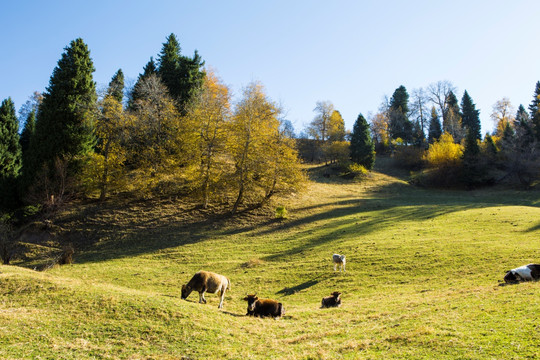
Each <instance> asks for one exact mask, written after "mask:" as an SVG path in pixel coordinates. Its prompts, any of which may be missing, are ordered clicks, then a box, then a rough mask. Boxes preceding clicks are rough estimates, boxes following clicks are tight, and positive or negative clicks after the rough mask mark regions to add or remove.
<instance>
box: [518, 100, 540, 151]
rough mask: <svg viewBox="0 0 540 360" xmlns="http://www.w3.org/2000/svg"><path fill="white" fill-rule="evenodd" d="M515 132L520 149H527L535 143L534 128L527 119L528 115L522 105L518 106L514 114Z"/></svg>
mask: <svg viewBox="0 0 540 360" xmlns="http://www.w3.org/2000/svg"><path fill="white" fill-rule="evenodd" d="M514 126H515V132H516V134H517V136H516V141H518V142H519V143H520V144H519V146H520V147H523V148H528V147H529V145H530V144H532V143H533V142H534V141H535V139H536V138H535V135H534V128H533V125H532V123H531V119H530V118H529V114H527V111H526V110H525V107H524V106H523V105H519V108H518V111H517V113H516V121H515V125H514Z"/></svg>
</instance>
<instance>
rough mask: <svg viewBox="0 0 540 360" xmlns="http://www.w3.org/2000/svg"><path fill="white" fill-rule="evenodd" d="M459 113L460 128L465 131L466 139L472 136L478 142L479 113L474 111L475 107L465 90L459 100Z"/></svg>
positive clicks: (480, 136)
mask: <svg viewBox="0 0 540 360" xmlns="http://www.w3.org/2000/svg"><path fill="white" fill-rule="evenodd" d="M461 111H462V126H463V128H464V129H465V130H466V131H467V137H468V136H474V137H475V138H476V139H477V140H480V139H481V138H482V134H481V133H480V111H479V110H476V105H475V104H474V103H473V101H472V98H471V97H470V96H469V93H468V92H467V90H465V93H464V94H463V97H462V98H461ZM469 133H470V134H469Z"/></svg>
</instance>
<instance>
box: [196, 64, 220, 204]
mask: <svg viewBox="0 0 540 360" xmlns="http://www.w3.org/2000/svg"><path fill="white" fill-rule="evenodd" d="M187 117H188V118H189V120H190V123H191V124H192V126H193V127H194V130H195V131H196V133H197V137H196V147H197V149H198V154H197V157H198V163H199V171H198V172H197V178H196V180H195V181H194V182H195V183H196V184H197V185H196V186H197V187H198V188H199V189H200V191H201V196H202V204H203V207H204V208H207V207H208V204H209V201H210V197H211V195H212V193H213V192H215V191H216V189H217V186H218V185H219V183H220V182H222V181H223V178H224V177H225V176H226V175H227V163H228V162H227V159H226V144H227V125H228V123H229V121H230V117H231V107H230V92H229V88H228V87H227V86H226V85H224V84H223V83H222V82H221V81H220V79H219V78H218V77H217V76H216V75H215V74H214V72H213V71H207V72H206V78H205V81H204V83H203V85H202V88H201V91H200V92H198V94H197V95H196V96H195V98H194V101H193V102H192V104H191V106H190V108H189V110H188V116H187Z"/></svg>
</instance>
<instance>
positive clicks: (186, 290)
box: [182, 285, 191, 300]
mask: <svg viewBox="0 0 540 360" xmlns="http://www.w3.org/2000/svg"><path fill="white" fill-rule="evenodd" d="M189 294H191V286H189V285H182V300H185V299H186V298H187V297H188V296H189Z"/></svg>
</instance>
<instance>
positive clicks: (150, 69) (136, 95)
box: [128, 57, 157, 111]
mask: <svg viewBox="0 0 540 360" xmlns="http://www.w3.org/2000/svg"><path fill="white" fill-rule="evenodd" d="M156 74H157V67H156V63H155V62H154V59H153V58H152V57H150V61H148V63H146V65H145V66H144V68H143V73H142V74H139V77H138V78H137V82H136V83H135V85H134V86H133V89H132V90H131V94H130V96H129V100H128V109H130V110H132V111H134V110H135V109H136V107H137V103H138V102H139V101H140V100H142V99H143V98H144V97H143V94H142V93H143V89H142V86H143V85H142V84H143V83H144V81H145V80H146V79H148V78H149V77H150V75H156Z"/></svg>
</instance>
